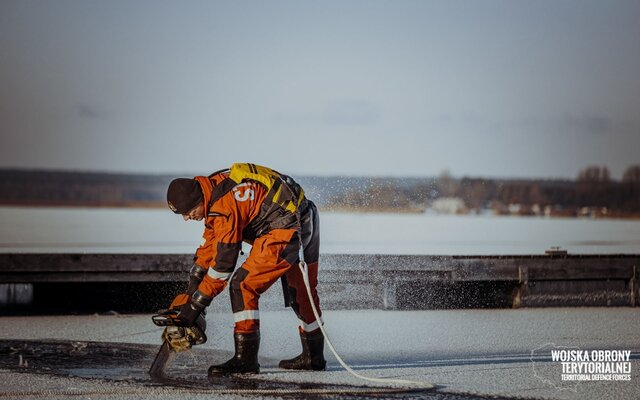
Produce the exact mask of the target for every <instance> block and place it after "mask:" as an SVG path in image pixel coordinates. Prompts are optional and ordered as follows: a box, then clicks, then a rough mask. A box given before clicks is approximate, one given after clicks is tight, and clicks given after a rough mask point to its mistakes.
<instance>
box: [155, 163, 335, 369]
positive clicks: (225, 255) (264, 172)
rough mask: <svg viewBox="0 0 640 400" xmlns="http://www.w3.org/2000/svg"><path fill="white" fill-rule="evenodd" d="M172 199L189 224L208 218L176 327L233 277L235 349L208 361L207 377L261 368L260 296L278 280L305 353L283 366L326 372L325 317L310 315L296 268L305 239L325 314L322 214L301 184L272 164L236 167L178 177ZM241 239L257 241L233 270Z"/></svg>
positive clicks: (311, 275)
mask: <svg viewBox="0 0 640 400" xmlns="http://www.w3.org/2000/svg"><path fill="white" fill-rule="evenodd" d="M167 202H168V205H169V207H170V208H171V210H172V211H173V212H174V213H176V214H181V215H182V217H183V218H184V220H185V221H189V220H193V221H203V222H204V234H203V240H202V245H201V246H200V247H198V249H197V250H196V254H195V258H194V266H193V268H192V269H191V273H190V283H189V289H188V290H187V292H188V293H187V294H186V295H181V296H179V297H177V298H176V301H178V299H180V300H179V301H178V303H182V304H177V307H178V308H179V310H180V312H179V313H178V315H177V319H176V324H178V325H180V326H193V324H194V322H195V320H196V318H197V317H198V316H199V315H200V314H201V313H202V312H203V311H204V309H205V308H206V307H207V306H208V305H209V304H211V301H212V300H213V298H214V297H216V296H217V295H218V294H219V293H220V292H222V291H223V290H224V288H225V287H226V286H227V284H228V283H229V282H230V289H229V293H230V296H231V308H232V311H233V317H234V320H235V327H234V342H235V354H234V356H233V357H232V358H231V359H230V360H228V361H227V362H225V363H223V364H219V365H213V366H211V367H210V368H209V375H216V374H232V373H258V372H259V370H260V364H259V363H258V350H259V344H260V313H259V300H260V295H261V294H262V293H264V292H265V291H266V290H267V289H268V288H269V287H270V286H271V285H273V284H274V283H275V282H276V281H277V280H279V279H280V280H282V281H283V285H284V287H285V302H286V303H287V304H289V305H290V306H291V307H292V309H293V311H294V312H295V313H296V315H297V317H298V319H299V321H300V326H299V334H300V340H301V343H302V353H301V354H300V355H299V356H297V357H295V358H293V359H290V360H283V361H281V362H280V364H279V366H280V367H281V368H286V369H304V370H324V369H325V367H326V361H325V358H324V355H323V350H324V337H323V335H322V332H321V331H320V328H319V324H321V323H322V321H318V320H316V318H315V316H314V314H313V311H312V308H311V303H310V301H309V298H308V295H307V291H306V288H305V285H304V281H303V277H302V273H301V271H300V269H299V268H298V263H299V262H300V257H299V254H300V248H301V244H302V248H303V249H304V252H303V255H304V260H305V262H306V263H307V265H308V275H309V283H310V288H311V295H312V298H313V300H314V303H315V306H316V308H317V310H318V313H319V315H320V302H319V298H318V293H317V291H316V286H317V284H318V255H319V246H320V232H319V215H318V210H317V208H316V206H315V205H314V204H313V202H312V201H310V200H309V199H307V198H306V196H305V194H304V190H303V189H302V188H301V187H300V185H298V184H297V183H296V182H295V181H294V180H293V179H292V178H290V177H289V176H286V175H283V174H280V173H278V172H277V171H274V170H272V169H270V168H266V167H262V166H259V165H255V164H233V165H232V166H231V168H229V169H225V170H221V171H218V172H215V173H213V174H211V175H209V176H196V177H195V178H192V179H191V178H178V179H174V180H173V181H172V182H171V183H170V185H169V187H168V190H167ZM243 241H244V242H247V243H249V244H251V245H252V248H251V252H250V254H249V256H248V258H247V259H246V261H245V262H244V263H243V264H242V266H241V267H240V268H238V269H237V270H235V267H236V262H237V259H238V254H239V252H240V250H241V244H242V242H243ZM301 241H302V243H301ZM234 270H235V271H234ZM176 301H174V303H173V304H172V306H176V304H175V303H176Z"/></svg>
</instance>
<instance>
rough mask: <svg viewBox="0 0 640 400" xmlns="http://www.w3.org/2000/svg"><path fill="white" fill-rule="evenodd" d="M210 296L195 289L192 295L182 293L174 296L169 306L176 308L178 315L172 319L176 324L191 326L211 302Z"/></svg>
mask: <svg viewBox="0 0 640 400" xmlns="http://www.w3.org/2000/svg"><path fill="white" fill-rule="evenodd" d="M211 300H212V298H211V297H208V296H204V295H203V294H202V293H200V291H198V290H196V291H195V293H194V294H193V296H189V295H188V294H185V293H182V294H179V295H178V296H176V298H175V299H174V300H173V302H172V303H171V306H170V307H169V308H170V309H171V310H178V311H179V312H178V315H176V317H175V319H174V324H175V325H176V326H182V327H192V326H194V324H195V322H196V320H197V319H198V317H199V316H200V314H202V313H203V312H204V309H205V308H206V307H207V306H208V305H209V304H211Z"/></svg>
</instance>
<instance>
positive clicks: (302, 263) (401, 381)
mask: <svg viewBox="0 0 640 400" xmlns="http://www.w3.org/2000/svg"><path fill="white" fill-rule="evenodd" d="M301 243H302V242H301ZM300 253H302V251H300ZM300 256H301V257H300V263H299V264H298V266H299V267H300V271H301V272H302V279H303V280H304V285H305V287H306V288H307V296H309V302H310V303H311V309H312V310H313V315H314V316H315V317H316V321H320V315H318V310H317V309H316V304H315V302H314V301H313V296H311V284H310V283H309V272H308V268H307V263H306V262H305V261H304V255H303V254H300ZM322 325H323V324H319V326H320V330H321V331H322V334H323V335H324V340H325V341H326V342H327V345H328V346H329V348H330V349H331V352H332V353H333V355H334V356H335V357H336V359H337V360H338V362H339V363H340V365H342V367H343V368H344V369H346V370H347V372H349V373H350V374H351V375H353V376H355V377H356V378H360V379H363V380H365V381H369V382H376V383H385V384H400V385H408V386H412V387H416V386H417V387H420V388H423V389H433V388H435V385H434V384H433V383H431V382H426V381H422V382H421V381H411V380H406V379H390V378H372V377H368V376H364V375H360V374H359V373H357V372H356V371H354V370H353V369H351V367H349V366H348V365H347V363H345V362H344V361H343V360H342V357H340V355H338V352H336V349H335V348H334V347H333V344H332V343H331V340H329V336H328V335H327V332H326V331H325V330H324V327H323V326H322Z"/></svg>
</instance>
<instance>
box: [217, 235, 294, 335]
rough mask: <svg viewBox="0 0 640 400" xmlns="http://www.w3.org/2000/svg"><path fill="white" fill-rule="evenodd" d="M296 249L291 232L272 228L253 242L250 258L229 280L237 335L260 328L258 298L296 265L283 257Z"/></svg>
mask: <svg viewBox="0 0 640 400" xmlns="http://www.w3.org/2000/svg"><path fill="white" fill-rule="evenodd" d="M298 248H299V240H298V235H297V233H296V231H295V230H294V229H275V230H273V231H271V232H269V233H267V234H266V235H264V236H262V237H260V238H258V239H256V240H255V242H254V243H253V247H252V248H251V253H250V254H249V258H247V261H245V263H244V264H243V265H242V267H241V268H239V269H238V271H236V273H235V274H234V276H233V278H232V279H231V285H230V289H229V292H230V294H231V309H232V311H233V318H234V320H235V329H234V331H235V332H236V333H251V332H255V331H257V330H258V329H259V328H260V314H259V311H258V310H259V308H258V303H259V300H260V295H261V294H262V293H264V292H265V291H266V290H267V289H268V288H269V287H270V286H271V285H273V283H274V282H276V281H277V280H278V279H280V277H281V276H282V275H284V274H285V273H286V272H287V271H288V270H289V269H290V268H291V264H293V263H295V259H293V260H292V259H291V257H290V256H289V257H283V256H286V255H288V254H291V253H292V250H293V249H295V254H296V258H297V251H298Z"/></svg>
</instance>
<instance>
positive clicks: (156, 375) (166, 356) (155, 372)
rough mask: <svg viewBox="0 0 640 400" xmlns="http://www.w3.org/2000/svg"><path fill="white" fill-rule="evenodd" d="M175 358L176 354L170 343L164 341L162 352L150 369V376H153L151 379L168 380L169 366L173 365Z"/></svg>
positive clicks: (161, 347)
mask: <svg viewBox="0 0 640 400" xmlns="http://www.w3.org/2000/svg"><path fill="white" fill-rule="evenodd" d="M175 356H176V352H175V351H173V349H172V348H171V345H170V344H169V342H168V341H166V340H165V341H163V342H162V346H160V350H159V351H158V354H156V358H155V359H154V360H153V363H152V364H151V368H150V369H149V375H151V378H153V379H164V378H166V376H167V375H166V369H167V366H168V365H169V364H171V362H172V361H173V359H174V358H175Z"/></svg>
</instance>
